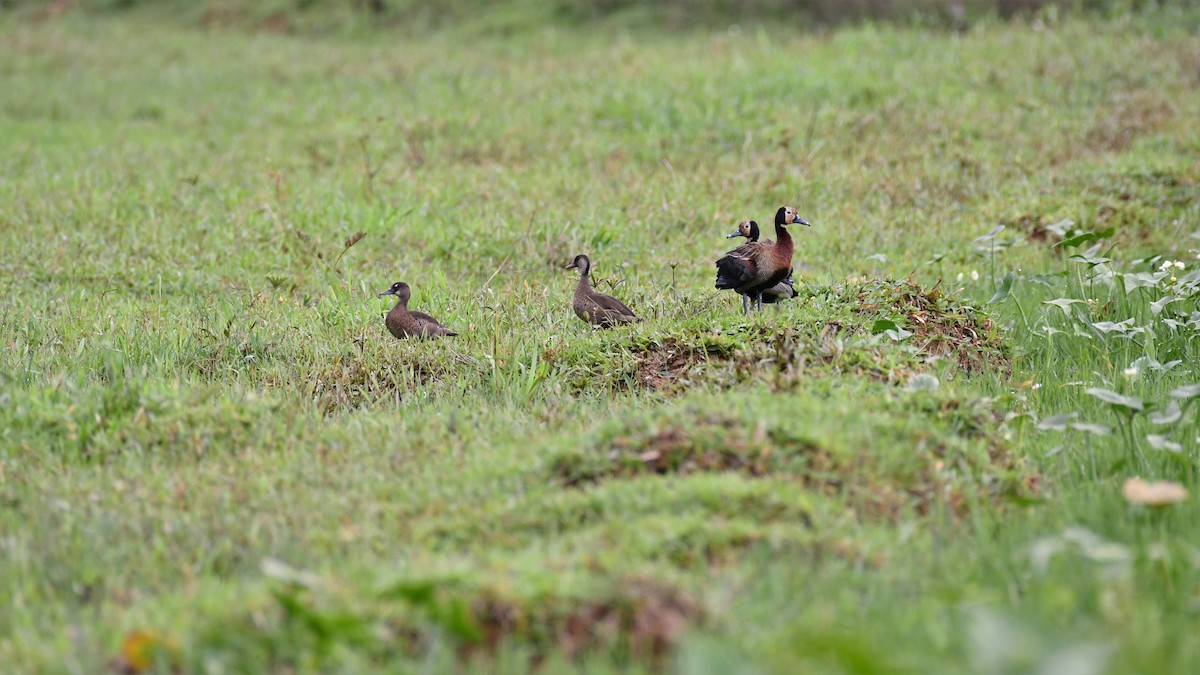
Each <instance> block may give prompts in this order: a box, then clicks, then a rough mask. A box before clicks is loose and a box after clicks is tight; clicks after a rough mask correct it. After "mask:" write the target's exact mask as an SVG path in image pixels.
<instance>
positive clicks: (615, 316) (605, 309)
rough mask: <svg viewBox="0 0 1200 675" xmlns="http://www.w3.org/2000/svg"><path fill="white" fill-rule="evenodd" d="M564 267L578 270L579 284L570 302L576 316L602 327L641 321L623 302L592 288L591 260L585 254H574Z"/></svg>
mask: <svg viewBox="0 0 1200 675" xmlns="http://www.w3.org/2000/svg"><path fill="white" fill-rule="evenodd" d="M564 269H568V270H573V269H578V270H579V285H578V286H576V287H575V299H574V301H573V302H572V303H571V307H572V308H573V309H574V310H575V315H576V316H578V317H579V318H581V319H583V320H584V321H587V322H588V323H590V324H594V325H596V326H600V327H602V328H608V327H609V326H615V325H617V324H622V323H633V322H634V321H641V319H639V318H638V317H637V315H636V314H634V313H633V310H632V309H629V307H627V306H626V305H625V303H623V302H621V301H620V300H618V299H616V298H614V297H612V296H611V295H604V294H603V293H597V292H596V291H595V289H593V288H592V283H591V281H590V280H589V279H588V273H589V272H591V270H592V261H591V260H590V259H588V257H587V256H586V255H577V256H575V260H574V261H573V262H572V263H571V264H570V265H567V266H566V267H565V268H564Z"/></svg>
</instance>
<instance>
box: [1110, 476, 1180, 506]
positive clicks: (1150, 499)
mask: <svg viewBox="0 0 1200 675" xmlns="http://www.w3.org/2000/svg"><path fill="white" fill-rule="evenodd" d="M1121 493H1122V494H1124V495H1125V501H1127V502H1129V503H1130V504H1141V505H1143V506H1170V505H1171V504H1178V503H1180V502H1182V501H1185V500H1186V499H1187V498H1188V492H1187V488H1185V487H1183V486H1182V485H1180V484H1179V483H1175V482H1172V481H1165V480H1164V481H1155V482H1153V483H1149V482H1146V481H1144V480H1142V479H1141V478H1130V479H1129V480H1127V481H1125V487H1124V488H1122V489H1121Z"/></svg>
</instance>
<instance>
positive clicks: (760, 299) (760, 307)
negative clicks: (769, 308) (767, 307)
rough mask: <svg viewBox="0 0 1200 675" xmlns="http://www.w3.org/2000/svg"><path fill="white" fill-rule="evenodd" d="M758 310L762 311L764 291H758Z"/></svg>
mask: <svg viewBox="0 0 1200 675" xmlns="http://www.w3.org/2000/svg"><path fill="white" fill-rule="evenodd" d="M758 311H760V312H761V311H762V291H759V292H758Z"/></svg>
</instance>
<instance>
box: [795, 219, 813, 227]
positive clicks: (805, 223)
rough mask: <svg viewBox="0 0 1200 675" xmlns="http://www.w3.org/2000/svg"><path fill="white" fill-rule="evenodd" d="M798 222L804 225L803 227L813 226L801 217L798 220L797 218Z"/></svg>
mask: <svg viewBox="0 0 1200 675" xmlns="http://www.w3.org/2000/svg"><path fill="white" fill-rule="evenodd" d="M796 222H797V223H799V224H801V225H803V226H805V227H812V225H810V224H809V222H808V221H807V220H805V219H803V218H800V217H797V218H796Z"/></svg>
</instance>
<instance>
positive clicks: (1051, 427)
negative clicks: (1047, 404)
mask: <svg viewBox="0 0 1200 675" xmlns="http://www.w3.org/2000/svg"><path fill="white" fill-rule="evenodd" d="M1077 416H1079V413H1077V412H1072V413H1063V414H1061V415H1054V416H1052V417H1047V418H1046V419H1044V420H1042V421H1041V422H1038V425H1037V428H1038V429H1040V430H1042V431H1066V430H1067V423H1068V422H1070V421H1071V420H1073V419H1075V418H1076V417H1077Z"/></svg>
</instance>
